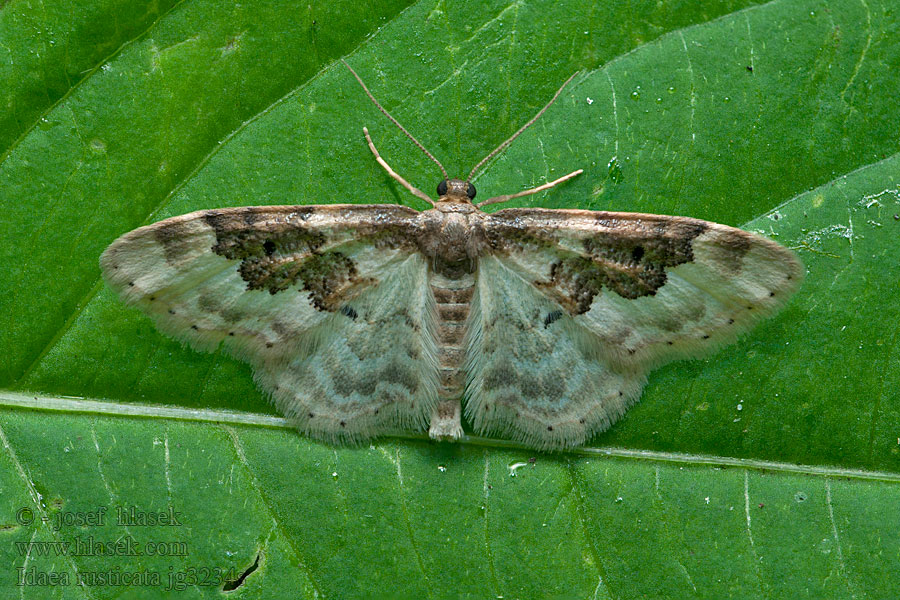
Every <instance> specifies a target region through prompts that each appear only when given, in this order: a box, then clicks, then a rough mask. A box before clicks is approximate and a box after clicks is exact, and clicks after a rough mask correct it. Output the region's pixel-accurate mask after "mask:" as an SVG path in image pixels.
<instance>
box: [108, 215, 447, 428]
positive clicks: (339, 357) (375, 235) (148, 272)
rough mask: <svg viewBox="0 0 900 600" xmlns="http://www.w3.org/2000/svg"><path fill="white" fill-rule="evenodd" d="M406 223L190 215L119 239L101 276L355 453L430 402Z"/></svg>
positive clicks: (413, 233)
mask: <svg viewBox="0 0 900 600" xmlns="http://www.w3.org/2000/svg"><path fill="white" fill-rule="evenodd" d="M419 214H420V213H418V212H417V211H414V210H412V209H409V208H406V207H402V206H394V205H371V206H365V205H334V206H272V207H246V208H233V209H223V210H210V211H198V212H194V213H191V214H187V215H183V216H179V217H173V218H171V219H166V220H164V221H160V222H158V223H154V224H152V225H148V226H146V227H141V228H139V229H136V230H134V231H132V232H129V233H126V234H125V235H123V236H122V237H120V238H119V239H118V240H116V241H115V242H113V243H112V244H111V245H110V246H109V248H107V249H106V251H105V252H104V253H103V255H102V256H101V259H100V264H101V269H102V272H103V275H104V277H105V279H106V281H107V282H108V283H109V285H110V287H112V288H113V289H114V290H115V291H116V292H118V293H119V295H120V296H121V297H122V298H123V300H125V302H126V303H127V304H130V305H133V306H137V307H138V308H140V309H141V310H143V311H144V312H145V313H147V314H148V315H149V316H150V317H151V318H152V319H153V320H154V322H155V323H156V325H157V327H158V328H159V329H160V330H161V331H163V332H164V333H167V334H168V335H171V336H172V337H174V338H176V339H178V340H181V341H183V342H187V343H188V344H190V345H191V346H192V347H195V348H197V349H203V350H213V349H215V348H217V347H219V345H221V346H222V347H223V348H224V349H225V350H226V351H228V352H229V353H230V354H232V355H234V356H236V357H237V358H239V359H241V360H244V361H246V362H248V363H250V364H251V365H252V366H253V368H254V376H255V378H256V380H257V382H258V384H259V385H260V387H261V388H263V389H264V390H265V391H266V392H269V393H271V394H272V396H273V399H274V401H275V403H276V405H277V406H278V407H279V409H280V410H281V411H282V412H283V413H284V414H285V415H286V416H288V417H289V418H291V419H292V420H294V422H295V423H296V424H297V426H298V427H299V428H300V429H302V430H304V431H306V432H307V433H308V434H310V435H313V436H316V437H319V438H328V439H333V440H346V441H356V440H362V439H365V438H368V437H371V436H373V435H377V434H379V433H383V431H384V430H386V429H391V428H394V427H401V426H408V425H423V424H424V423H425V422H426V421H427V417H428V416H429V415H430V413H431V410H432V409H433V406H434V404H435V403H436V399H435V398H436V391H434V392H430V390H436V389H437V378H438V373H437V365H436V360H434V359H433V356H434V350H433V346H434V341H433V338H432V337H429V336H430V334H431V331H430V328H431V321H430V314H429V313H428V307H429V305H428V303H427V302H425V301H424V300H423V298H424V299H427V283H426V270H427V267H426V265H425V262H424V259H423V258H422V256H421V255H420V254H419V253H418V249H417V245H416V238H417V235H418V233H419ZM386 300H390V302H386ZM385 336H397V338H398V339H402V343H390V344H388V343H384V342H385V339H386V338H385ZM379 340H380V341H379ZM413 355H415V356H419V357H423V358H424V359H425V361H424V366H423V365H420V364H416V363H415V359H413V358H411V356H413ZM429 357H430V358H431V359H432V363H433V369H429V368H428V365H429V363H428V359H429ZM318 370H321V371H322V372H318ZM432 371H433V372H432ZM378 377H382V379H381V380H378V379H377V378H378ZM326 378H330V379H329V381H326ZM413 391H415V392H416V393H413ZM310 414H312V415H313V416H312V417H310Z"/></svg>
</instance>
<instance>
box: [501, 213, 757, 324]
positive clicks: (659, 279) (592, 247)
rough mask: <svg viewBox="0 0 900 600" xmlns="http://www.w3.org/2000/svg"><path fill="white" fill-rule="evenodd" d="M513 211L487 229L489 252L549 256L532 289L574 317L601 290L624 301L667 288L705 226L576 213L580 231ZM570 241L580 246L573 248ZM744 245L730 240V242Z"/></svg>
mask: <svg viewBox="0 0 900 600" xmlns="http://www.w3.org/2000/svg"><path fill="white" fill-rule="evenodd" d="M514 211H517V209H509V211H501V213H504V212H505V213H506V214H507V215H508V217H507V218H505V219H503V220H500V219H496V220H494V221H492V222H491V223H490V224H489V226H488V227H487V228H486V238H487V240H488V244H489V246H490V248H491V249H493V250H494V251H495V252H501V253H507V254H516V253H521V252H526V251H539V252H544V253H545V254H547V253H549V254H551V255H552V256H554V257H555V260H553V262H552V263H551V265H550V273H549V278H548V279H547V280H537V281H535V282H534V285H535V286H537V287H538V288H539V289H541V290H543V291H544V293H546V294H547V295H548V296H550V297H552V298H554V299H555V300H556V301H558V302H559V303H560V304H561V305H562V306H563V307H564V308H565V309H566V310H567V311H568V312H569V313H570V314H573V315H578V314H582V313H584V312H587V311H588V310H590V307H591V304H592V303H593V301H594V298H595V297H596V296H597V295H598V294H600V293H601V290H602V289H604V288H606V289H607V290H610V291H612V292H615V293H616V294H618V295H619V296H621V297H623V298H627V299H629V300H633V299H635V298H640V297H642V296H653V295H655V294H656V292H657V290H659V288H661V287H662V286H663V285H665V284H666V279H667V276H666V271H667V269H669V268H671V267H675V266H677V265H680V264H684V263H687V262H691V261H693V260H694V252H693V242H694V240H695V239H696V238H697V236H699V235H701V234H702V233H704V232H705V231H706V230H707V228H708V227H707V225H706V224H705V223H704V222H702V221H698V220H695V219H684V218H675V217H673V218H656V219H653V218H647V219H636V218H633V217H629V218H622V217H621V216H617V215H616V214H615V213H598V214H597V215H596V216H594V215H590V214H589V213H586V214H583V215H582V214H580V215H577V216H578V218H579V219H581V220H582V221H581V222H580V223H579V225H580V228H579V227H573V226H570V225H567V222H566V220H565V215H559V216H548V215H547V214H546V213H542V212H539V211H538V209H534V210H529V209H521V210H518V212H514ZM504 216H505V215H504ZM554 219H555V221H554ZM593 229H596V232H594V231H592V230H593ZM573 241H574V242H577V243H579V244H580V245H581V248H580V249H578V248H573V247H572V246H571V243H572V242H573ZM743 242H746V240H743V239H742V238H740V237H739V236H735V241H734V244H736V245H740V244H741V243H743ZM732 254H733V253H732ZM740 256H742V255H740ZM740 256H739V258H738V260H737V262H738V264H739V263H740V260H739V259H740Z"/></svg>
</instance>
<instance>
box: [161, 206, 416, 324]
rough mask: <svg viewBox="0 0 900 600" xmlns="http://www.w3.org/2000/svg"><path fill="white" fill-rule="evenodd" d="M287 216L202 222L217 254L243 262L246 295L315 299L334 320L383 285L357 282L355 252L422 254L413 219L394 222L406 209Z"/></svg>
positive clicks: (231, 214)
mask: <svg viewBox="0 0 900 600" xmlns="http://www.w3.org/2000/svg"><path fill="white" fill-rule="evenodd" d="M289 208H290V211H289V212H288V211H286V210H283V209H279V210H276V209H266V208H264V207H251V208H247V209H242V210H235V209H229V210H221V211H215V210H214V211H208V212H206V213H205V214H204V215H203V220H204V221H205V222H206V224H207V225H209V227H211V228H212V230H213V231H214V232H215V235H216V243H215V244H214V245H213V247H212V251H213V252H214V253H215V254H217V255H219V256H222V257H224V258H227V259H229V260H237V261H240V265H239V266H238V273H239V274H240V276H241V279H243V280H244V281H245V282H246V283H247V289H248V290H264V291H268V292H269V293H270V294H273V295H274V294H277V293H279V292H282V291H285V290H287V289H290V288H297V289H299V290H302V291H306V292H310V304H312V305H313V306H314V307H315V308H316V309H318V310H322V311H329V312H334V311H336V310H338V309H339V308H340V307H341V306H342V305H343V304H344V303H345V302H346V301H347V299H348V295H349V296H350V297H352V296H353V293H351V292H355V293H358V292H359V291H361V290H362V289H363V288H365V287H368V286H370V285H373V284H374V283H377V282H376V280H374V279H371V278H365V277H363V276H361V275H360V274H359V272H358V268H357V266H356V264H355V263H354V261H353V259H352V258H350V256H351V255H353V253H354V251H355V250H358V249H360V247H362V246H366V245H369V246H373V247H374V248H375V249H383V248H404V249H407V250H410V251H414V250H415V249H416V248H417V239H416V233H417V229H416V227H417V226H416V224H415V222H414V221H413V220H411V219H409V218H408V217H409V216H410V215H405V214H401V215H399V216H398V215H397V214H396V213H397V209H399V208H400V207H384V208H380V207H377V206H368V207H365V206H361V207H337V206H336V207H317V206H308V207H304V206H297V207H289ZM412 214H413V215H415V214H416V213H412ZM315 215H329V216H330V215H334V216H335V220H334V224H332V225H327V226H326V225H322V224H318V225H316V224H314V222H315V221H316V220H315V219H313V216H315ZM342 217H343V220H341V218H342ZM167 229H168V228H165V229H162V230H161V231H162V232H165V231H166V230H167ZM173 229H174V228H173ZM160 235H162V236H163V237H164V238H166V239H167V240H168V239H169V238H172V239H171V241H167V242H163V241H162V240H161V243H163V245H164V246H165V247H166V248H167V250H166V251H167V252H168V251H169V250H168V248H169V246H166V244H167V243H168V244H170V245H172V246H173V250H172V252H173V254H175V255H177V254H178V252H179V250H178V248H175V247H174V245H175V244H176V243H177V242H176V241H175V239H176V238H177V237H178V232H177V231H173V232H172V233H171V234H169V233H162V234H160ZM348 316H349V315H348ZM353 318H355V317H353Z"/></svg>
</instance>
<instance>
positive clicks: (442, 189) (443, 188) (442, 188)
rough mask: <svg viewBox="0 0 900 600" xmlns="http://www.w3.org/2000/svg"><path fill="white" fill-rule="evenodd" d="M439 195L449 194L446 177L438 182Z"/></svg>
mask: <svg viewBox="0 0 900 600" xmlns="http://www.w3.org/2000/svg"><path fill="white" fill-rule="evenodd" d="M437 192H438V196H444V195H446V194H447V180H446V179H444V180H443V181H441V182H440V183H439V184H438V190H437Z"/></svg>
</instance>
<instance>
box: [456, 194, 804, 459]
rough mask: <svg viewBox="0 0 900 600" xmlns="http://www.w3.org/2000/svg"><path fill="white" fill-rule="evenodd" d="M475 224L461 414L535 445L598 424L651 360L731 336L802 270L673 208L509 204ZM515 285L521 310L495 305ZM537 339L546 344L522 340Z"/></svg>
mask: <svg viewBox="0 0 900 600" xmlns="http://www.w3.org/2000/svg"><path fill="white" fill-rule="evenodd" d="M485 234H486V236H487V242H488V244H489V246H490V248H491V255H490V256H489V257H487V258H486V259H482V260H481V261H480V263H479V286H478V294H479V299H478V302H479V321H480V322H478V323H476V322H475V321H473V335H472V338H471V340H472V346H470V357H471V360H472V369H473V370H472V373H471V379H470V388H469V389H470V392H469V395H470V400H469V404H468V405H467V412H468V413H469V415H470V418H471V419H472V421H473V423H475V425H476V427H477V428H479V429H480V430H483V431H502V432H504V433H506V434H507V435H512V437H516V438H518V439H523V440H526V441H528V442H529V443H532V444H535V445H538V446H543V447H562V446H571V445H577V444H580V443H583V442H584V441H585V440H587V439H588V438H589V437H590V435H592V434H593V433H595V432H597V431H602V430H604V429H606V428H607V427H609V426H610V425H611V424H612V423H613V422H615V420H616V419H617V418H618V417H620V416H621V415H622V414H623V413H624V412H625V410H626V409H627V408H628V407H629V406H630V405H631V404H633V403H634V402H635V401H637V399H638V398H639V397H640V393H641V389H642V388H643V385H644V382H645V378H646V374H647V372H648V371H649V370H650V369H652V368H653V367H655V366H657V365H660V364H662V363H665V362H668V361H670V360H673V359H676V358H684V357H688V356H690V357H697V356H700V355H703V354H706V353H709V352H711V351H712V350H714V349H715V348H718V347H720V346H722V345H724V344H726V343H729V342H731V341H733V340H734V339H735V338H736V337H737V335H738V334H739V333H741V332H742V331H746V330H747V329H749V328H750V327H751V326H752V325H753V324H754V323H756V322H758V321H759V320H760V319H762V318H764V317H766V316H769V315H771V314H773V313H774V312H775V311H776V310H778V309H779V308H780V307H781V306H782V305H783V304H784V303H785V302H786V301H787V299H788V298H789V297H790V296H791V295H792V294H793V293H794V292H795V291H796V290H797V288H798V287H799V285H800V283H801V282H802V280H803V274H804V270H803V265H802V264H801V263H800V261H799V260H798V259H797V257H796V256H795V255H794V253H793V252H792V251H790V250H788V249H786V248H784V247H783V246H780V245H779V244H777V243H775V242H773V241H771V240H768V239H766V238H764V237H762V236H759V235H756V234H753V233H749V232H745V231H742V230H740V229H736V228H733V227H727V226H725V225H719V224H717V223H710V222H706V221H700V220H697V219H688V218H683V217H667V216H661V215H645V214H638V213H609V212H594V211H581V210H544V209H507V210H502V211H498V212H497V213H494V214H493V215H491V216H490V217H488V219H486V221H485ZM500 282H503V283H502V284H500ZM513 293H517V294H521V297H522V298H527V301H526V302H527V305H528V306H527V311H526V310H525V308H524V307H522V308H516V307H510V306H505V305H504V303H507V304H509V303H511V302H510V301H509V300H508V299H507V300H504V298H503V296H501V295H499V294H513ZM485 298H489V300H488V301H487V302H486V301H485ZM517 298H518V297H517ZM528 311H530V312H528ZM491 323H493V325H492V326H489V324H491ZM529 340H533V341H529ZM535 344H538V345H540V346H541V347H543V348H545V349H546V348H550V347H553V350H552V351H548V353H546V354H542V353H540V352H537V351H536V350H529V351H528V352H523V350H522V349H523V348H531V346H534V345H535ZM551 344H556V346H551ZM478 354H480V355H481V356H476V355H478ZM479 363H480V364H479ZM538 373H540V374H541V375H540V377H539V379H541V381H533V379H534V378H536V377H538V376H537V374H538ZM560 382H561V383H560ZM589 382H590V383H589ZM529 389H531V390H541V393H539V394H538V393H534V392H529ZM529 394H531V396H533V398H532V399H530V400H529ZM517 395H518V397H520V398H521V399H522V400H521V401H520V402H518V403H516V402H515V398H516V397H517ZM498 404H499V407H498V406H497V405H498ZM515 410H517V411H518V413H519V414H518V416H516V414H515ZM491 411H494V412H493V414H490V413H491Z"/></svg>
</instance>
